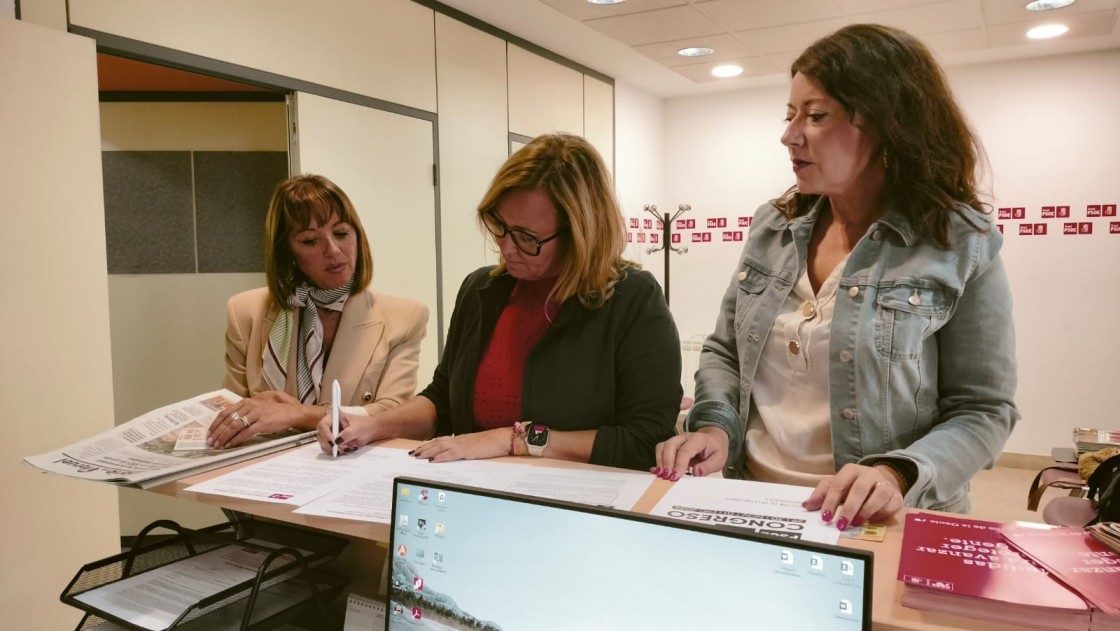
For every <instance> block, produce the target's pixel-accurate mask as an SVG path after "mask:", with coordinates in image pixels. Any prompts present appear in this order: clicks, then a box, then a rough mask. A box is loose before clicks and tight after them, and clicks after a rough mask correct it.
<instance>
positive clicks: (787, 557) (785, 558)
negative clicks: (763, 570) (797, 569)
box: [781, 550, 793, 565]
mask: <svg viewBox="0 0 1120 631" xmlns="http://www.w3.org/2000/svg"><path fill="white" fill-rule="evenodd" d="M781 559H782V563H785V564H786V565H793V552H792V551H791V550H782V552H781Z"/></svg>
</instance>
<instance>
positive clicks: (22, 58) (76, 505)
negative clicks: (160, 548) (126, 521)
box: [0, 19, 120, 629]
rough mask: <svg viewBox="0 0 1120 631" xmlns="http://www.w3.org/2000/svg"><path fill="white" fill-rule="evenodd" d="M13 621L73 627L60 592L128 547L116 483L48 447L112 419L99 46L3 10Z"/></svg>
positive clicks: (3, 596)
mask: <svg viewBox="0 0 1120 631" xmlns="http://www.w3.org/2000/svg"><path fill="white" fill-rule="evenodd" d="M0 86H2V89H0V112H3V113H4V115H3V116H0V138H3V139H4V140H3V143H4V149H3V151H0V188H2V189H3V190H4V191H5V193H4V195H5V199H4V208H5V211H4V232H5V234H6V235H7V237H8V238H6V239H5V240H4V247H3V248H0V270H2V271H0V278H2V280H0V287H2V288H3V293H4V295H5V299H4V300H3V301H0V328H2V329H3V330H4V331H5V334H4V335H3V336H0V418H3V419H4V421H5V429H6V432H5V438H4V440H3V441H2V443H0V454H2V455H0V477H2V478H3V480H4V484H3V491H2V492H0V493H2V494H0V505H2V506H4V515H5V516H4V520H3V525H2V526H0V542H2V543H0V558H2V559H3V562H4V568H5V569H4V571H3V572H0V628H2V629H66V628H70V629H72V628H74V627H75V625H76V624H77V622H78V619H79V618H80V616H79V615H78V614H79V612H78V610H76V609H73V608H71V607H68V606H66V605H63V604H62V603H60V602H59V601H58V594H59V593H60V592H61V591H62V589H63V588H64V587H65V586H66V584H67V582H69V581H70V579H71V578H72V577H73V576H74V574H75V573H76V572H77V571H78V569H79V568H80V567H81V566H82V565H83V564H85V563H88V562H90V561H94V560H96V559H98V558H101V557H104V556H107V555H109V554H113V553H116V552H119V550H120V547H119V545H120V539H119V531H118V519H117V493H116V489H114V488H113V487H110V486H107V485H97V484H94V483H90V482H82V481H79V480H73V479H70V478H64V477H61V476H50V475H46V474H42V473H40V472H38V471H37V470H35V469H32V468H31V467H29V466H27V465H25V464H23V463H22V462H21V459H22V458H23V457H24V456H30V455H36V454H40V453H44V452H47V451H50V450H52V449H57V448H59V447H62V446H64V445H67V444H70V443H73V442H77V441H79V440H81V439H83V438H87V437H89V436H92V435H93V434H96V433H98V432H102V431H105V430H108V429H110V428H111V427H112V426H113V384H112V380H111V375H112V372H111V371H112V364H111V359H112V358H111V357H110V347H109V304H108V290H107V287H106V285H107V280H106V276H107V274H106V271H105V270H106V263H105V237H104V235H105V219H104V213H105V210H104V205H103V202H102V192H101V155H100V152H99V151H98V143H99V140H98V131H97V68H96V64H95V61H94V45H93V42H92V41H90V40H88V39H85V38H82V37H77V36H74V35H68V34H66V33H64V32H61V31H58V30H54V29H49V28H44V27H41V26H38V25H35V24H30V23H26V22H20V21H16V20H7V19H0Z"/></svg>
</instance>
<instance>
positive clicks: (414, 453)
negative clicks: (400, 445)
mask: <svg viewBox="0 0 1120 631" xmlns="http://www.w3.org/2000/svg"><path fill="white" fill-rule="evenodd" d="M408 455H410V456H415V455H416V450H415V449H413V450H412V451H410V452H408Z"/></svg>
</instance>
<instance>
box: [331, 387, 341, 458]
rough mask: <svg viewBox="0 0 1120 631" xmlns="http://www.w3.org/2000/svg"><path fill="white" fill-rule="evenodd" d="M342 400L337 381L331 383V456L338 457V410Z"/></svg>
mask: <svg viewBox="0 0 1120 631" xmlns="http://www.w3.org/2000/svg"><path fill="white" fill-rule="evenodd" d="M341 398H342V389H341V388H339V387H338V379H335V380H333V381H332V382H331V436H332V437H333V438H332V440H331V455H332V456H333V457H335V458H337V457H338V408H339V406H340V403H339V400H340V399H341Z"/></svg>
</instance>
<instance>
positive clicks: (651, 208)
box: [642, 204, 692, 304]
mask: <svg viewBox="0 0 1120 631" xmlns="http://www.w3.org/2000/svg"><path fill="white" fill-rule="evenodd" d="M642 210H644V211H646V212H647V213H649V214H651V215H653V216H654V217H657V220H658V221H660V222H661V247H658V248H655V247H652V246H650V247H648V248H646V254H653V253H654V252H658V251H662V250H663V251H664V252H665V304H669V253H670V252H676V253H677V254H685V253H686V252H688V246H687V245H681V247H679V248H675V247H673V241H672V238H671V237H672V234H671V233H672V226H673V222H674V221H675V220H676V219H677V217H680V216H681V215H682V214H684V213H686V212H688V211H690V210H692V206H690V205H688V204H680V205H679V206H677V212H675V213H673V216H672V217H670V216H669V213H664V214H663V215H662V214H658V212H657V206H656V205H654V204H646V205H645V206H643V207H642Z"/></svg>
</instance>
